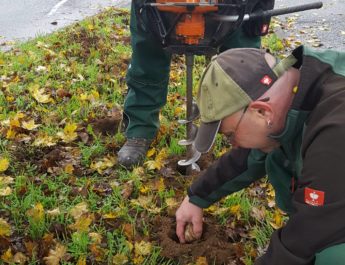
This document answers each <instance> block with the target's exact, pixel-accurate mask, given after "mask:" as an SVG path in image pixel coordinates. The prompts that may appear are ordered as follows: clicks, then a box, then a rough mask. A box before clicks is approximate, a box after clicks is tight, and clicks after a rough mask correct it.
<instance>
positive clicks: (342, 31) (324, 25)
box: [275, 0, 345, 50]
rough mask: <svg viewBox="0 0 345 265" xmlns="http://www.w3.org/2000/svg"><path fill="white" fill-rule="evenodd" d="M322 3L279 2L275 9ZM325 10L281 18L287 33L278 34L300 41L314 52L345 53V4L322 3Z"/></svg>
mask: <svg viewBox="0 0 345 265" xmlns="http://www.w3.org/2000/svg"><path fill="white" fill-rule="evenodd" d="M317 1H318V0H305V1H301V0H276V4H275V8H282V7H287V6H294V5H300V4H306V3H312V2H317ZM322 2H323V7H322V8H321V9H315V10H309V11H304V12H299V13H295V14H291V15H288V16H280V17H279V19H280V20H281V21H282V22H286V23H283V24H287V25H290V26H288V28H286V29H282V30H279V29H278V30H277V34H278V35H279V34H281V37H285V38H290V39H291V40H292V41H293V40H297V41H300V42H302V43H303V44H306V45H309V46H313V47H314V48H333V49H339V50H345V1H344V0H322Z"/></svg>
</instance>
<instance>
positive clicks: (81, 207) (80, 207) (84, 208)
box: [69, 202, 89, 220]
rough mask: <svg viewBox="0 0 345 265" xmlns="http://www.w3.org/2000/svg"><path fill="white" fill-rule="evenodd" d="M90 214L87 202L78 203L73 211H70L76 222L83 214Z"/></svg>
mask: <svg viewBox="0 0 345 265" xmlns="http://www.w3.org/2000/svg"><path fill="white" fill-rule="evenodd" d="M88 212H89V210H88V204H87V203H86V202H81V203H78V204H77V205H75V206H74V207H73V208H72V209H71V210H69V214H70V215H71V216H72V217H73V218H74V220H77V219H79V218H80V217H81V216H82V215H83V214H85V213H88Z"/></svg>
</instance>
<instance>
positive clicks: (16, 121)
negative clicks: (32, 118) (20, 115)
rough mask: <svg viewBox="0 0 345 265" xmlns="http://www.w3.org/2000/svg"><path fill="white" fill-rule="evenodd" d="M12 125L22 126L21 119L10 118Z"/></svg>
mask: <svg viewBox="0 0 345 265" xmlns="http://www.w3.org/2000/svg"><path fill="white" fill-rule="evenodd" d="M10 126H11V127H20V121H19V119H17V118H14V119H11V120H10Z"/></svg>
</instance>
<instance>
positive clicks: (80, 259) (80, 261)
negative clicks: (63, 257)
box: [76, 256, 86, 265]
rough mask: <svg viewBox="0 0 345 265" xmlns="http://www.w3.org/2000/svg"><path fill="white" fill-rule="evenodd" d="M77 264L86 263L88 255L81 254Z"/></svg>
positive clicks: (82, 264)
mask: <svg viewBox="0 0 345 265" xmlns="http://www.w3.org/2000/svg"><path fill="white" fill-rule="evenodd" d="M76 265H86V257H84V256H80V257H79V258H78V261H77V264H76Z"/></svg>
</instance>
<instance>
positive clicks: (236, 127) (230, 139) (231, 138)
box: [224, 106, 248, 143]
mask: <svg viewBox="0 0 345 265" xmlns="http://www.w3.org/2000/svg"><path fill="white" fill-rule="evenodd" d="M247 109H248V106H246V107H245V108H244V109H243V112H242V115H241V117H240V119H239V120H238V122H237V124H236V126H235V129H234V131H233V132H230V133H225V134H224V135H225V136H226V138H227V140H228V142H229V143H232V142H233V140H234V138H235V135H236V132H237V129H238V127H239V126H240V123H241V121H242V119H243V117H244V114H245V113H246V111H247Z"/></svg>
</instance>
